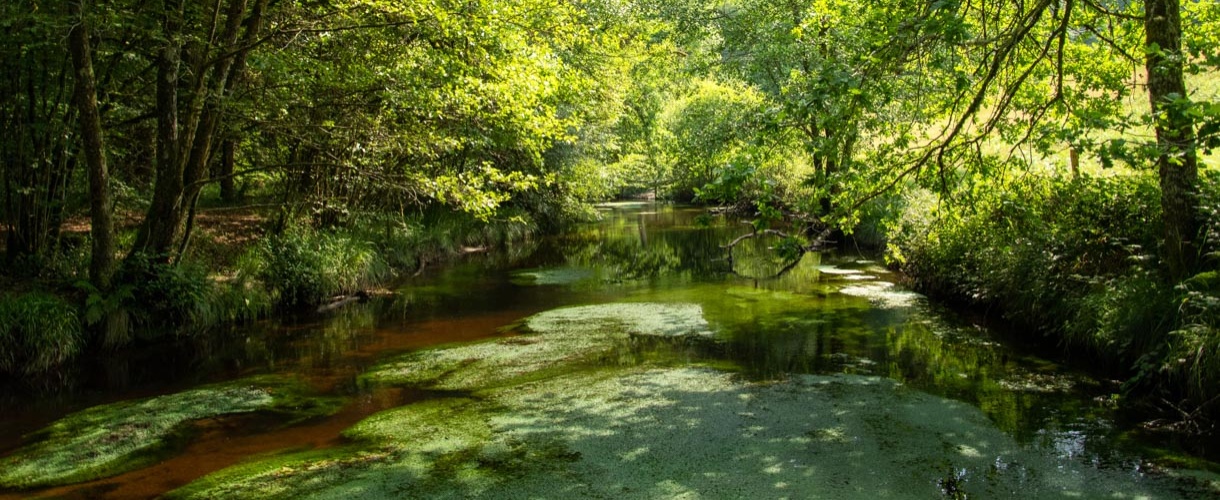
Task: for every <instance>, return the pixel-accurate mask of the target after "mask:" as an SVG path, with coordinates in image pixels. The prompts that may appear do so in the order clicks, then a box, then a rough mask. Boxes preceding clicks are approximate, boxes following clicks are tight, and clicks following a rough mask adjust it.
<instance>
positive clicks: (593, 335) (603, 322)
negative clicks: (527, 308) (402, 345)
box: [361, 302, 712, 390]
mask: <svg viewBox="0 0 1220 500" xmlns="http://www.w3.org/2000/svg"><path fill="white" fill-rule="evenodd" d="M517 329H518V330H521V331H523V332H526V333H528V334H527V335H522V336H517V337H508V338H502V339H496V340H490V341H483V342H476V343H472V344H465V345H459V346H448V347H443V348H436V349H427V350H423V351H418V352H413V353H410V354H407V355H405V356H401V357H400V358H398V359H395V360H392V361H390V362H387V363H383V364H381V365H379V366H377V367H375V368H374V369H372V370H370V371H369V372H368V373H366V374H365V375H363V376H362V377H361V380H362V381H364V382H365V383H372V384H397V385H402V384H407V385H425V386H428V387H431V388H434V389H443V390H476V389H485V388H487V387H490V386H492V385H498V386H502V385H506V384H512V383H520V382H523V381H525V380H528V379H533V378H538V377H542V376H547V375H557V374H561V373H563V371H564V370H565V368H566V367H570V366H572V365H574V364H578V363H580V362H582V361H586V360H590V359H595V358H597V357H598V356H601V355H605V354H606V353H608V352H611V351H613V350H614V349H615V348H616V347H618V346H620V345H622V344H623V343H625V342H627V341H629V340H630V338H631V337H633V336H634V337H660V338H667V339H691V338H705V339H706V338H711V336H712V332H711V329H710V327H709V325H708V324H707V321H705V320H704V319H703V309H702V308H701V307H699V306H698V305H696V304H683V303H679V304H665V303H649V302H646V303H613V304H598V305H589V306H578V307H565V308H560V309H553V310H550V311H546V312H542V313H539V314H535V315H533V316H530V317H529V318H526V319H525V321H523V322H522V323H521V324H520V325H518V326H517Z"/></svg>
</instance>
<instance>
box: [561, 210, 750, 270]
mask: <svg viewBox="0 0 1220 500" xmlns="http://www.w3.org/2000/svg"><path fill="white" fill-rule="evenodd" d="M721 232H722V231H718V230H716V229H692V228H689V227H681V226H668V225H661V224H658V225H654V226H649V225H647V224H646V223H643V222H641V221H637V222H631V221H628V220H624V219H618V220H616V221H615V222H614V223H611V224H609V226H608V227H607V228H606V229H605V230H603V231H598V232H596V233H585V234H584V235H582V236H583V237H581V238H569V239H567V240H566V241H565V242H564V243H563V248H562V249H561V251H562V253H563V254H564V255H565V256H566V259H567V263H568V265H572V266H578V267H587V268H590V269H594V270H596V271H597V272H598V274H599V275H600V276H601V277H602V279H603V280H605V281H609V282H622V281H632V280H640V279H649V278H656V277H661V276H674V275H680V276H683V277H686V278H693V277H698V276H712V275H716V274H722V273H724V272H726V271H728V263H727V262H726V261H725V260H724V256H723V255H722V254H721V252H720V251H719V241H720V239H721V236H720V233H721Z"/></svg>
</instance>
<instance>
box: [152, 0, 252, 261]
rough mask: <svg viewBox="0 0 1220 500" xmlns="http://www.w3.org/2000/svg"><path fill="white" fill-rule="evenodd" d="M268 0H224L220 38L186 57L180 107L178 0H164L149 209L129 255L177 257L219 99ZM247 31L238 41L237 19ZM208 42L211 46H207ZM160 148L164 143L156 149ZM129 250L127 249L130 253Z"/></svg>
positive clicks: (217, 121)
mask: <svg viewBox="0 0 1220 500" xmlns="http://www.w3.org/2000/svg"><path fill="white" fill-rule="evenodd" d="M267 4H268V1H267V0H259V1H257V2H256V3H255V7H254V8H253V9H249V10H251V12H250V13H249V14H250V15H249V18H248V19H247V18H246V14H247V11H248V7H249V5H248V1H247V0H229V3H228V6H227V8H226V10H225V16H224V21H225V25H224V26H223V27H222V29H221V36H220V37H219V39H215V40H209V43H207V44H200V46H199V47H197V48H196V49H197V50H208V53H205V54H196V57H194V58H192V60H194V61H196V64H193V65H191V66H192V67H191V70H190V74H191V77H190V79H191V81H190V82H189V85H188V86H186V87H184V89H185V90H184V92H185V93H186V95H185V96H182V97H184V99H183V101H184V102H186V103H188V105H187V106H186V108H185V112H183V113H179V110H178V109H177V102H178V101H179V97H180V96H179V87H178V85H179V83H180V82H179V79H180V75H179V69H178V67H179V66H180V65H181V64H182V54H183V49H182V45H181V43H180V42H178V41H176V40H178V39H180V38H181V37H182V26H183V24H184V23H183V22H182V15H183V9H182V2H181V0H165V4H164V8H165V12H166V21H165V24H164V26H163V30H164V32H165V37H166V40H167V42H166V48H165V49H164V51H163V55H162V57H161V58H160V61H159V65H158V80H157V119H158V123H159V133H158V141H157V144H158V146H157V148H158V151H157V181H156V186H155V188H154V191H153V200H152V204H151V205H150V207H149V211H148V216H147V218H146V219H145V222H144V224H143V225H142V226H141V228H140V232H139V234H138V235H137V238H136V244H135V246H134V247H133V249H132V254H131V255H132V256H134V255H136V254H138V253H142V254H145V255H147V256H152V257H154V258H156V259H157V260H161V261H165V262H169V261H172V260H174V259H175V258H176V256H175V255H174V253H175V249H177V248H180V246H181V244H182V241H181V240H182V238H183V237H184V235H185V227H186V225H187V220H188V219H189V218H190V217H191V213H192V210H191V206H192V205H193V204H194V202H195V200H196V199H198V196H197V195H198V194H199V191H200V190H201V189H202V188H203V186H204V184H205V183H206V182H207V165H208V164H209V162H210V161H211V159H212V155H213V145H214V144H215V141H216V137H217V136H218V135H219V131H220V130H221V126H220V125H221V121H222V117H223V116H222V115H223V110H222V103H223V101H224V99H225V98H226V96H227V95H228V94H229V93H231V91H232V88H233V85H234V82H235V81H236V80H237V78H238V77H239V76H240V73H241V72H242V71H243V70H244V65H245V58H246V55H247V53H248V51H249V47H251V46H253V45H254V42H255V41H256V40H257V36H258V33H259V32H260V30H261V26H262V14H263V10H264V9H265V8H266V6H267ZM243 21H246V22H245V25H246V26H245V34H244V38H242V39H241V40H240V41H241V44H240V46H241V47H243V48H241V49H238V50H236V51H233V52H229V51H231V50H232V49H233V48H234V47H238V46H239V44H238V41H239V35H241V34H242V24H243ZM210 49H216V50H215V52H214V53H213V52H212V51H211V50H210ZM162 149H164V151H163V150H162ZM129 257H130V256H129Z"/></svg>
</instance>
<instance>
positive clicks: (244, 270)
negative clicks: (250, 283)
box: [239, 227, 390, 308]
mask: <svg viewBox="0 0 1220 500" xmlns="http://www.w3.org/2000/svg"><path fill="white" fill-rule="evenodd" d="M240 266H241V267H240V269H239V275H241V276H242V277H244V278H254V279H256V280H258V282H260V283H261V284H262V286H263V287H264V288H265V289H266V290H267V292H268V295H269V296H270V298H271V302H272V303H274V304H276V305H277V306H279V307H287V308H291V307H301V306H305V305H312V304H318V303H321V302H323V301H325V300H327V299H329V298H330V297H333V296H336V295H342V294H348V293H353V292H356V291H359V290H363V289H365V288H368V287H372V286H375V285H379V284H381V283H383V282H384V281H385V280H387V279H388V278H389V277H390V267H389V266H388V265H387V264H386V261H385V260H384V259H383V258H382V257H381V255H380V254H379V253H378V252H377V250H376V248H375V245H373V244H372V243H371V242H369V241H366V240H362V239H358V238H355V237H353V236H351V235H349V234H344V233H335V232H322V231H317V230H314V229H310V228H307V227H297V228H292V229H290V230H288V231H286V232H285V233H284V234H281V235H277V236H272V237H269V238H266V239H264V240H262V241H260V242H259V243H258V244H257V245H255V246H254V248H252V249H251V250H250V253H249V254H247V256H246V257H244V258H243V259H242V260H241V264H240Z"/></svg>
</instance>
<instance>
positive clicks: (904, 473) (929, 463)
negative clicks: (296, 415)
mask: <svg viewBox="0 0 1220 500" xmlns="http://www.w3.org/2000/svg"><path fill="white" fill-rule="evenodd" d="M477 398H478V399H464V398H450V399H444V400H438V401H435V402H429V403H426V404H416V405H409V406H406V407H402V408H399V409H395V410H389V411H387V412H383V413H381V414H378V415H376V416H374V417H371V418H370V419H369V420H367V421H366V422H362V423H361V424H358V425H357V426H356V427H354V428H353V431H352V432H351V433H350V435H351V436H352V437H353V438H354V439H357V440H358V443H359V444H360V445H362V446H364V447H363V448H350V449H345V450H342V452H341V453H340V454H338V455H335V454H331V455H320V454H317V453H312V454H296V455H292V456H290V457H287V458H285V457H277V458H272V459H266V460H263V461H259V462H253V463H249V464H244V465H242V466H239V467H236V468H232V469H227V470H225V471H221V472H219V473H216V474H213V475H211V476H209V477H207V478H205V479H203V480H201V481H199V482H197V483H193V484H192V485H189V486H187V487H186V488H184V489H183V490H179V491H177V492H174V494H173V495H171V496H175V497H190V498H215V497H225V498H277V497H278V498H290V497H291V498H296V497H301V498H339V497H345V496H347V497H350V496H360V497H370V498H372V497H376V498H389V497H410V498H469V497H480V496H494V497H496V498H622V497H631V498H751V497H788V496H800V497H806V498H936V497H939V496H942V495H943V494H944V491H945V490H944V488H945V487H946V485H949V484H951V486H952V487H953V489H954V491H957V492H959V493H961V494H964V495H968V496H971V497H978V498H1099V497H1105V498H1124V499H1125V498H1191V497H1192V496H1193V497H1198V496H1205V495H1214V494H1216V493H1218V492H1220V491H1218V490H1216V489H1215V486H1214V485H1215V483H1214V482H1209V480H1206V479H1205V480H1202V481H1199V482H1196V483H1194V484H1193V485H1184V484H1182V483H1180V482H1174V481H1173V480H1172V478H1169V477H1149V476H1142V475H1141V474H1140V473H1138V472H1133V471H1130V470H1120V469H1105V468H1099V467H1096V466H1094V465H1092V464H1089V463H1083V462H1078V461H1075V460H1073V459H1071V458H1070V457H1063V456H1059V455H1056V454H1055V453H1053V452H1048V451H1042V450H1040V449H1033V448H1026V447H1022V446H1020V445H1019V444H1017V443H1015V442H1014V441H1013V440H1012V438H1011V437H1009V436H1008V435H1007V434H1005V433H1003V432H1001V431H999V430H998V429H996V428H995V427H994V426H993V425H992V424H991V423H990V422H989V421H988V419H987V418H986V417H985V416H984V415H983V414H982V413H981V412H979V411H978V410H977V409H975V408H973V407H971V406H969V405H966V404H964V403H960V402H956V401H952V400H947V399H944V398H939V397H936V396H932V395H929V394H926V393H922V392H919V391H915V390H911V389H908V388H906V387H904V386H902V385H901V384H897V383H895V382H892V381H890V380H887V379H882V378H874V377H860V376H796V377H793V378H791V379H789V380H786V381H783V382H775V383H750V382H743V381H741V380H739V379H737V378H735V377H734V376H732V375H730V374H726V373H723V372H718V371H715V370H708V369H694V368H677V369H643V368H631V369H619V370H608V371H599V372H582V373H580V374H575V375H569V376H564V377H554V378H550V379H546V380H539V381H534V382H530V383H526V384H519V385H515V386H509V387H503V388H499V389H494V390H490V391H484V392H481V393H478V394H477Z"/></svg>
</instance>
